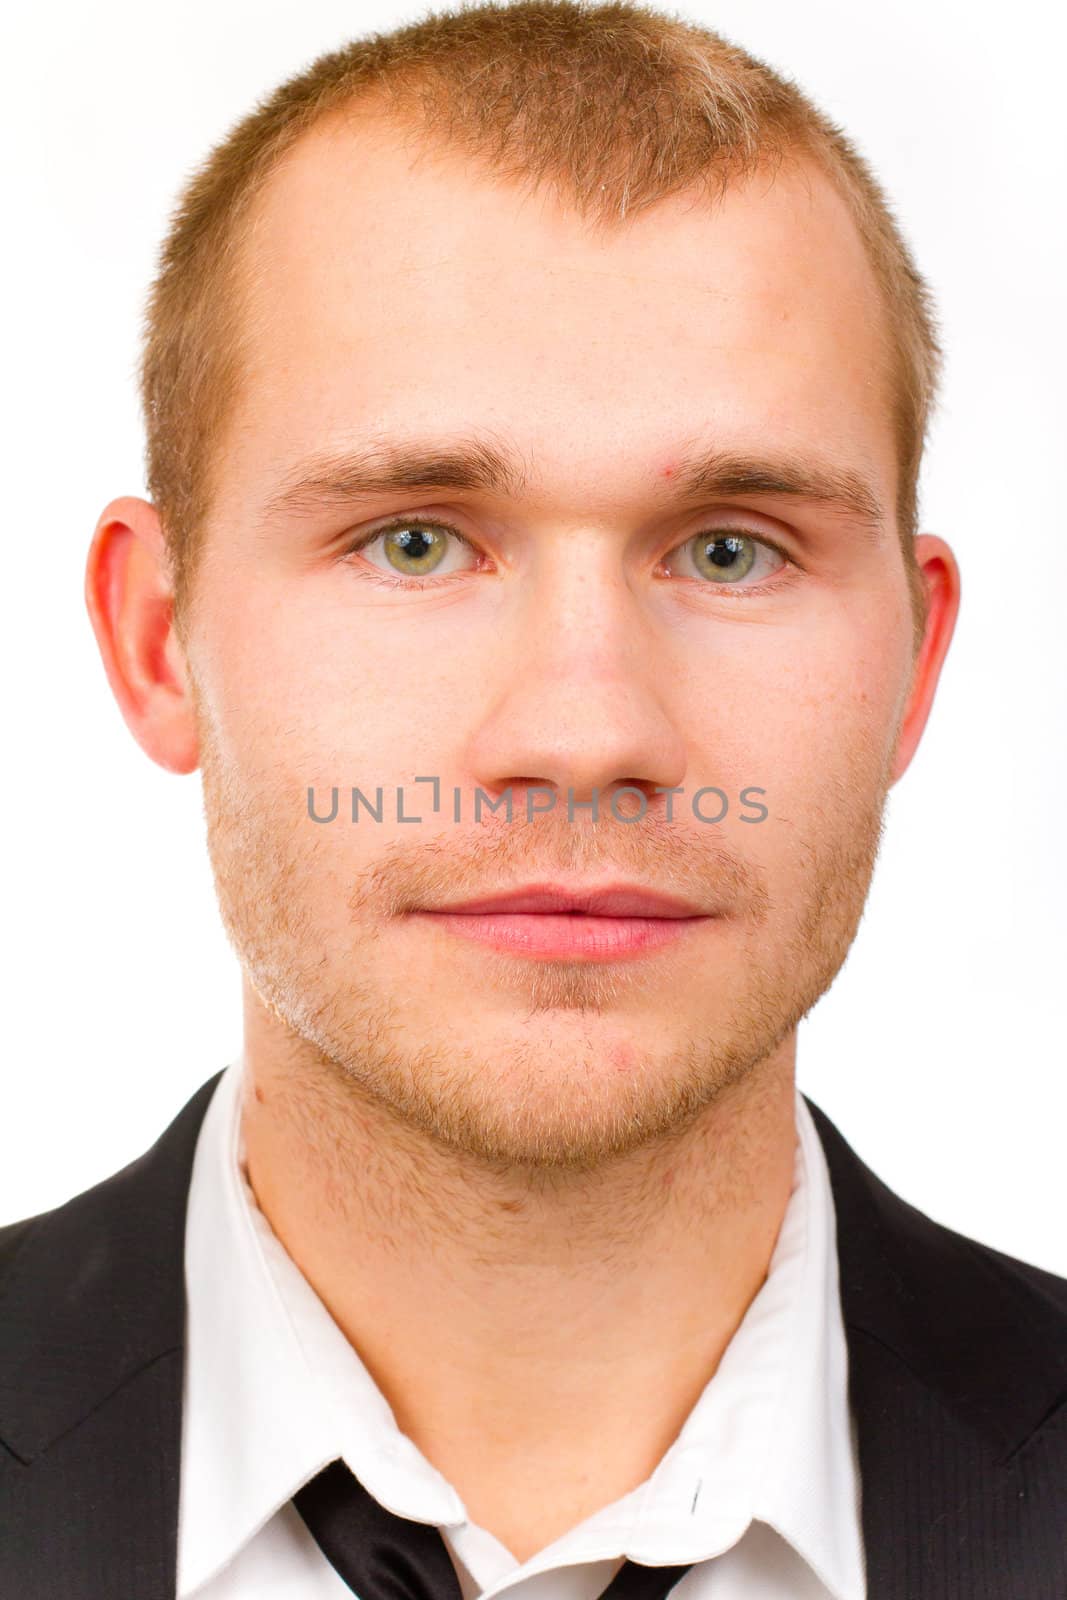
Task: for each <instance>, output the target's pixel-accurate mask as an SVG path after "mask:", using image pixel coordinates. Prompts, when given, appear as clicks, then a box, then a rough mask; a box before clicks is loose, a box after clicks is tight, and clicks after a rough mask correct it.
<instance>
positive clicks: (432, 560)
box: [385, 526, 445, 573]
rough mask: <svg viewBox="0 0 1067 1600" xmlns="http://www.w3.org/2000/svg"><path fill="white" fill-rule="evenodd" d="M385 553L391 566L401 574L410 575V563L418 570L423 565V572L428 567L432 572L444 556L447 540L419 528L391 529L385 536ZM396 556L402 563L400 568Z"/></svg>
mask: <svg viewBox="0 0 1067 1600" xmlns="http://www.w3.org/2000/svg"><path fill="white" fill-rule="evenodd" d="M385 553H386V556H387V558H388V560H389V563H390V565H391V566H396V567H397V570H398V571H399V572H408V573H410V572H411V570H412V567H411V566H410V565H408V563H411V564H412V565H414V566H415V568H416V569H417V568H418V567H419V566H420V565H421V567H422V569H423V571H425V570H426V568H427V565H428V566H429V568H430V569H431V570H432V569H433V568H434V567H436V566H438V565H439V563H440V562H441V560H442V558H443V556H444V553H445V540H444V537H443V536H442V535H440V534H438V533H435V532H434V531H433V530H432V529H427V528H420V527H417V526H408V527H402V528H390V529H389V531H388V532H387V533H386V536H385ZM394 556H395V557H396V558H397V561H399V562H400V563H402V564H401V565H400V566H397V561H394V559H393V558H394ZM427 558H429V560H427Z"/></svg>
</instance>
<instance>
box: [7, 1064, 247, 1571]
mask: <svg viewBox="0 0 1067 1600" xmlns="http://www.w3.org/2000/svg"><path fill="white" fill-rule="evenodd" d="M220 1076H221V1073H220V1074H216V1076H215V1077H214V1078H212V1079H210V1081H209V1082H208V1083H205V1084H204V1085H203V1086H202V1087H201V1088H200V1089H199V1090H198V1091H197V1093H196V1094H195V1095H194V1096H193V1097H192V1099H191V1100H190V1101H189V1103H188V1104H187V1105H186V1106H185V1108H184V1110H182V1111H181V1112H180V1113H179V1115H178V1116H177V1118H176V1119H175V1120H174V1122H172V1123H171V1125H170V1127H169V1128H167V1130H166V1131H165V1133H163V1135H162V1136H161V1137H160V1139H159V1140H158V1141H157V1142H156V1144H155V1145H153V1147H152V1148H151V1149H150V1150H149V1151H147V1152H146V1154H145V1155H143V1156H142V1157H141V1158H140V1159H139V1160H137V1161H134V1162H133V1163H132V1164H131V1165H130V1166H128V1167H126V1168H124V1169H123V1170H122V1171H121V1172H119V1173H117V1174H116V1175H115V1176H114V1177H112V1178H109V1179H107V1180H106V1181H105V1182H104V1183H101V1184H98V1185H97V1187H96V1188H95V1189H91V1190H89V1191H88V1193H86V1194H84V1195H80V1196H78V1197H77V1198H76V1199H74V1200H72V1201H70V1202H68V1203H67V1204H66V1205H64V1206H60V1207H59V1208H58V1209H57V1210H55V1211H51V1212H47V1213H45V1214H44V1215H43V1216H41V1217H38V1218H34V1219H32V1220H30V1221H28V1222H24V1223H19V1224H16V1225H15V1227H14V1228H9V1229H6V1230H3V1231H2V1232H0V1440H2V1441H3V1445H4V1446H5V1447H6V1451H5V1450H4V1449H3V1448H0V1516H2V1519H3V1523H2V1526H3V1538H2V1540H0V1544H2V1546H3V1556H2V1569H3V1579H4V1583H3V1586H2V1587H3V1592H4V1593H5V1594H11V1595H12V1596H15V1595H18V1596H19V1597H20V1600H56V1597H57V1596H60V1595H61V1596H63V1600H127V1597H129V1600H174V1593H175V1587H176V1571H175V1568H176V1559H177V1526H178V1483H179V1457H180V1450H181V1406H182V1379H183V1345H184V1337H185V1273H184V1243H185V1207H186V1200H187V1196H188V1190H189V1179H190V1175H191V1169H192V1162H193V1154H194V1151H195V1147H196V1137H197V1134H198V1132H199V1129H200V1124H201V1122H202V1120H203V1116H204V1112H205V1111H206V1109H207V1105H208V1101H209V1100H210V1098H211V1095H212V1093H213V1092H214V1089H215V1086H216V1084H217V1083H218V1080H219V1077H220Z"/></svg>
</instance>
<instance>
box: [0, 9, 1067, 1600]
mask: <svg viewBox="0 0 1067 1600" xmlns="http://www.w3.org/2000/svg"><path fill="white" fill-rule="evenodd" d="M938 354H939V352H938V346H937V340H936V336H935V330H934V323H933V317H932V311H931V308H930V305H929V303H928V297H927V294H926V290H925V287H924V285H923V283H922V279H921V277H920V276H919V274H918V272H917V270H916V268H915V266H914V263H913V262H912V261H911V258H910V256H909V253H908V250H907V247H906V245H905V244H904V242H903V240H902V239H901V238H900V235H899V233H898V232H897V230H896V227H895V225H894V223H893V221H892V218H891V216H890V214H889V211H888V208H887V207H886V204H885V201H884V197H883V196H882V195H881V192H880V190H879V189H878V186H877V184H876V182H875V180H874V179H873V177H872V176H871V174H870V173H869V171H868V170H867V169H866V167H865V166H864V164H863V162H862V161H861V159H860V157H859V156H858V155H857V153H856V152H855V151H854V150H853V149H852V147H851V146H850V145H849V143H848V141H847V140H846V139H845V137H844V135H843V134H841V133H840V131H839V130H837V129H836V128H834V127H833V125H832V124H830V123H829V122H828V121H827V120H826V119H825V117H823V116H822V114H821V113H819V112H818V111H817V110H816V109H815V108H814V107H813V106H811V105H810V103H809V102H808V101H807V100H806V99H805V98H804V97H803V96H802V95H801V94H800V92H799V90H797V89H796V88H795V86H793V85H790V84H788V83H786V82H785V81H783V80H782V79H781V78H779V77H777V76H776V75H775V74H774V73H772V72H771V71H770V70H769V69H768V68H766V67H765V66H764V65H763V64H762V63H759V62H757V61H754V60H753V59H752V58H751V57H749V56H746V55H745V54H744V53H743V52H741V51H739V50H737V49H736V48H735V47H733V46H730V45H728V44H726V43H725V42H724V41H722V40H720V39H718V38H717V37H716V36H715V35H713V34H710V33H707V32H706V31H703V30H701V29H698V28H696V27H693V26H690V25H689V24H686V23H683V22H681V21H679V20H676V19H672V18H667V17H663V16H659V15H657V14H656V13H654V12H652V11H649V10H644V9H641V8H638V7H633V6H630V5H626V4H619V5H616V4H612V5H606V6H603V7H599V8H590V9H586V8H584V7H581V6H577V5H572V4H555V3H551V0H530V3H523V4H518V5H515V6H512V7H503V8H497V7H493V6H483V7H480V8H478V9H473V10H468V11H459V12H455V13H440V14H437V15H434V16H428V17H427V18H425V19H424V20H423V21H421V22H419V23H416V24H412V25H411V26H410V27H407V28H403V29H399V30H397V31H396V32H395V33H392V34H389V35H386V36H375V37H373V38H370V39H367V40H360V41H356V43H355V44H353V45H352V46H350V47H349V48H348V49H346V50H344V51H340V52H338V53H336V54H335V55H332V56H329V57H325V58H323V59H322V60H321V61H320V62H317V63H315V64H314V65H313V66H312V67H311V68H310V69H308V71H307V72H306V73H304V74H302V75H301V76H300V77H299V78H297V79H294V80H293V81H292V82H291V83H289V84H286V85H283V86H282V87H281V88H280V89H279V90H278V91H277V92H276V93H275V94H274V95H273V96H272V97H270V99H269V100H267V101H265V102H264V103H263V104H262V105H261V106H259V107H257V108H256V110H255V111H254V112H253V113H251V114H250V115H249V117H247V118H246V119H245V120H244V121H243V122H242V123H241V124H240V125H239V126H238V127H237V128H236V129H234V130H233V132H232V133H231V134H230V135H229V136H228V137H227V139H226V140H225V141H223V143H222V144H221V145H220V146H219V148H218V149H217V150H216V151H215V152H213V153H212V155H211V157H210V158H209V160H208V161H207V162H206V163H205V165H204V166H203V167H202V168H201V170H200V171H199V172H198V173H197V174H196V175H195V176H194V178H193V180H192V181H191V183H190V184H189V186H188V188H187V190H186V192H185V194H184V196H183V198H182V203H181V205H180V207H179V209H178V211H177V213H176V215H175V218H174V221H173V224H172V227H171V231H170V234H169V236H168V240H167V242H166V245H165V247H164V251H163V257H162V261H161V265H160V271H159V275H158V277H157V280H156V283H155V285H154V287H153V292H152V297H151V301H150V305H149V316H148V323H147V329H146V346H145V359H144V366H143V373H142V378H143V395H144V402H145V416H146V425H147V429H148V476H149V490H150V493H151V496H152V498H151V501H148V500H142V499H138V498H133V497H127V498H122V499H118V500H115V501H113V502H112V503H111V504H110V505H109V506H107V507H106V508H105V510H104V512H103V514H102V515H101V518H100V520H99V523H98V525H97V529H96V533H95V536H94V539H93V543H92V548H91V551H90V555H89V562H88V569H87V577H86V593H87V600H88V605H89V610H90V614H91V617H92V621H93V625H94V628H95V630H96V636H97V639H98V641H99V644H100V649H101V653H102V656H103V660H104V664H105V667H106V670H107V674H108V678H109V681H110V683H111V686H112V689H113V691H114V693H115V695H116V697H117V699H118V702H119V705H120V707H121V709H122V711H123V714H124V715H125V717H126V719H127V721H128V723H129V725H130V728H131V730H132V731H133V733H134V735H135V737H136V738H137V740H138V742H139V743H140V744H141V746H142V747H143V748H144V749H145V751H146V752H147V753H148V754H149V755H150V756H151V757H152V759H154V760H155V761H157V762H159V763H160V764H161V765H162V766H164V767H166V768H168V769H170V770H173V771H175V772H189V771H192V770H194V769H195V768H196V767H197V766H200V767H201V768H202V771H203V784H204V799H205V811H206V817H207V824H208V841H209V848H210V853H211V860H212V864H213V868H214V872H215V878H216V884H217V888H218V896H219V903H220V908H221V912H222V915H223V918H224V921H225V925H226V928H227V931H228V933H229V935H230V937H231V939H232V942H233V944H234V948H235V950H236V952H237V954H238V956H239V958H240V961H241V964H242V970H243V992H244V1008H245V1036H244V1048H243V1051H242V1055H241V1057H240V1059H238V1060H237V1061H235V1062H233V1063H231V1064H230V1065H229V1067H228V1068H227V1069H226V1071H225V1072H223V1073H222V1074H221V1075H218V1074H217V1075H215V1076H214V1077H212V1078H210V1079H209V1080H208V1082H206V1083H205V1084H204V1086H203V1087H202V1088H201V1090H200V1091H199V1092H198V1093H197V1095H196V1096H194V1098H193V1100H192V1101H190V1103H189V1105H188V1106H187V1107H186V1108H185V1109H184V1110H183V1111H181V1112H180V1113H179V1115H178V1116H177V1118H176V1120H175V1121H174V1123H173V1124H172V1125H171V1127H170V1128H168V1129H167V1130H166V1132H165V1133H164V1134H163V1135H162V1136H161V1138H160V1140H159V1142H158V1143H157V1144H156V1145H155V1146H154V1147H153V1149H152V1150H150V1151H149V1152H148V1153H147V1154H146V1155H144V1156H143V1157H141V1158H140V1160H139V1161H136V1162H134V1163H133V1164H132V1165H131V1166H129V1167H127V1168H126V1169H125V1170H124V1171H123V1172H121V1173H119V1174H117V1175H116V1176H115V1177H114V1178H112V1179H110V1180H108V1181H107V1182H105V1183H104V1184H102V1185H100V1186H98V1187H97V1188H96V1189H94V1190H92V1191H90V1192H89V1193H88V1194H86V1195H83V1196H80V1197H78V1198H76V1199H74V1200H72V1201H71V1202H69V1203H68V1204H67V1205H66V1206H64V1207H61V1208H59V1209H58V1210H56V1211H55V1212H52V1213H49V1214H48V1215H45V1216H43V1217H40V1218H36V1219H31V1220H28V1221H26V1222H23V1223H19V1224H16V1225H15V1226H14V1227H12V1228H10V1229H8V1230H6V1232H5V1233H4V1235H3V1236H2V1239H0V1257H2V1267H0V1295H2V1296H3V1299H2V1304H3V1308H4V1316H3V1331H2V1333H0V1348H2V1352H3V1355H2V1361H3V1386H2V1390H0V1394H2V1398H0V1440H2V1441H3V1445H4V1451H3V1454H2V1458H0V1508H2V1516H3V1524H2V1526H3V1550H4V1554H3V1563H2V1569H0V1570H2V1574H3V1594H4V1595H5V1596H7V1595H11V1596H19V1597H30V1596H42V1597H43V1596H49V1597H52V1596H56V1595H63V1596H64V1597H65V1600H82V1597H85V1600H89V1597H92V1600H103V1597H105V1596H106V1597H108V1600H114V1597H117V1596H122V1597H126V1596H130V1597H136V1600H162V1597H168V1600H172V1597H175V1596H177V1597H179V1600H191V1597H192V1596H194V1595H196V1596H199V1597H203V1600H238V1597H244V1600H248V1597H252V1596H255V1597H256V1600H263V1597H265V1596H266V1597H269V1596H272V1595H279V1596H280V1595H286V1596H291V1595H297V1594H299V1595H301V1596H304V1595H307V1596H321V1597H323V1600H326V1597H328V1596H331V1595H332V1596H339V1595H343V1594H346V1593H356V1594H358V1595H360V1596H361V1597H362V1600H379V1597H384V1596H390V1597H393V1596H400V1595H409V1596H427V1595H432V1596H435V1597H445V1596H448V1597H450V1600H456V1597H457V1596H462V1597H463V1600H470V1597H471V1596H473V1595H477V1594H486V1595H496V1594H498V1593H503V1592H504V1591H505V1590H507V1591H508V1592H510V1591H512V1590H514V1591H515V1592H516V1593H517V1594H521V1595H522V1597H523V1600H545V1597H548V1596H554V1597H555V1596H562V1597H574V1600H586V1597H589V1600H592V1597H593V1596H597V1595H600V1594H601V1593H604V1592H607V1593H609V1594H611V1595H612V1596H613V1597H615V1596H623V1595H639V1594H640V1595H649V1596H651V1595H661V1594H665V1593H668V1592H672V1593H674V1594H676V1595H678V1596H679V1597H683V1600H684V1597H691V1600H701V1597H707V1596H714V1597H715V1600H743V1597H747V1600H752V1597H755V1596H778V1595H788V1596H798V1597H799V1596H803V1597H820V1600H826V1597H828V1596H829V1597H833V1600H853V1597H856V1596H863V1595H869V1596H870V1597H871V1600H889V1597H893V1600H896V1597H900V1600H927V1597H934V1596H937V1597H950V1596H952V1597H954V1596H960V1597H964V1596H966V1597H971V1596H975V1597H977V1596H979V1595H981V1596H982V1597H983V1600H985V1597H990V1600H1009V1597H1011V1600H1020V1597H1025V1600H1045V1597H1047V1600H1052V1597H1054V1596H1056V1597H1062V1596H1063V1595H1065V1594H1067V1406H1065V1403H1064V1401H1065V1395H1067V1339H1065V1334H1067V1283H1065V1282H1064V1281H1063V1280H1061V1279H1058V1278H1056V1277H1053V1276H1052V1275H1050V1274H1048V1273H1045V1272H1043V1271H1040V1270H1039V1269H1037V1268H1035V1267H1032V1266H1029V1265H1027V1264H1025V1263H1022V1262H1019V1261H1015V1260H1012V1259H1010V1258H1008V1257H1006V1256H1004V1255H1001V1254H998V1253H997V1252H995V1251H993V1250H991V1249H989V1248H987V1247H985V1246H983V1245H981V1244H978V1243H975V1242H973V1241H970V1240H967V1239H964V1238H962V1237H961V1236H959V1235H956V1234H954V1233H952V1232H950V1231H949V1230H947V1229H945V1228H943V1227H940V1226H938V1225H936V1224H935V1223H933V1222H932V1221H931V1220H930V1219H928V1218H926V1217H924V1216H922V1215H921V1214H920V1213H919V1212H917V1211H915V1210H914V1209H913V1208H911V1207H910V1206H908V1205H907V1204H906V1203H905V1202H904V1201H903V1200H902V1199H900V1198H898V1197H897V1196H895V1195H893V1194H892V1193H891V1192H890V1191H889V1190H888V1189H886V1188H885V1187H884V1186H883V1185H882V1184H881V1183H880V1182H879V1181H878V1179H877V1178H876V1177H875V1176H874V1175H873V1174H872V1173H870V1172H869V1171H868V1170H867V1169H866V1168H865V1167H864V1166H863V1165H862V1164H861V1163H860V1161H859V1160H858V1158H857V1157H856V1156H855V1154H854V1153H853V1152H852V1151H851V1149H850V1148H849V1146H848V1144H847V1143H846V1142H845V1140H844V1139H843V1137H842V1135H841V1134H840V1133H839V1132H838V1131H837V1130H836V1129H835V1128H834V1127H833V1125H832V1124H831V1123H830V1121H829V1120H828V1119H827V1118H826V1116H825V1115H824V1114H823V1113H822V1112H821V1111H820V1110H819V1109H818V1108H817V1107H815V1106H813V1105H811V1104H810V1102H808V1101H806V1100H805V1099H804V1097H803V1096H801V1095H799V1094H798V1092H797V1089H796V1083H795V1049H796V1034H797V1028H798V1025H799V1023H800V1021H801V1019H802V1017H803V1016H804V1015H805V1013H806V1012H807V1011H808V1010H809V1009H810V1007H811V1006H812V1005H813V1004H814V1002H815V1001H816V999H817V998H818V997H819V996H820V995H821V994H822V993H824V992H825V990H826V989H827V987H828V986H829V985H830V983H831V982H832V981H833V978H834V976H835V975H836V973H837V971H838V970H839V968H840V966H841V963H842V961H843V960H844V957H845V955H846V952H847V950H848V948H849V946H850V943H851V941H852V938H853V936H854V934H855V930H856V926H857V923H858V920H859V917H860V914H861V911H862V908H863V904H864V900H865V897H866V893H867V889H868V885H869V882H870V877H871V873H872V870H873V866H874V861H875V857H876V853H877V847H878V841H879V836H880V831H881V827H882V818H883V811H884V804H885V799H886V794H887V791H888V789H889V787H890V786H891V785H892V784H893V783H894V782H895V781H896V780H897V779H898V778H899V777H900V776H901V775H902V774H903V773H904V771H905V770H906V768H907V766H908V764H909V762H910V760H911V758H912V756H913V754H914V751H915V749H916V746H917V744H918V741H919V739H920V737H921V734H922V731H923V728H924V725H925V723H926V719H927V716H928V713H929V710H930V707H931V703H932V700H933V696H934V693H935V688H936V683H937V678H938V674H939V671H940V667H941V664H942V662H943V660H944V657H945V653H946V650H947V648H948V645H949V642H950V638H951V634H952V630H953V625H954V621H955V617H956V612H957V606H958V600H959V575H958V571H957V567H956V563H955V560H954V558H953V555H952V552H951V551H950V549H949V548H948V546H947V545H946V544H945V542H944V541H943V540H942V539H940V538H937V537H935V536H933V535H931V534H926V533H923V534H921V535H920V534H918V533H917V531H916V481H917V474H918V467H919V462H920V459H921V455H922V446H923V439H924V435H925V427H926V421H927V417H928V415H929V411H930V407H931V405H932V403H933V398H934V394H935V389H936V378H937V370H938ZM901 979H902V975H887V984H889V983H893V984H894V985H899V984H900V983H901ZM886 1001H887V1004H888V1003H890V994H889V992H888V989H887V996H886ZM871 1092H872V1093H879V1094H891V1093H892V1092H893V1091H892V1085H890V1084H884V1083H883V1084H877V1085H875V1084H872V1086H871Z"/></svg>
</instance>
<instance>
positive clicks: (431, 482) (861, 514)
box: [262, 438, 886, 541]
mask: <svg viewBox="0 0 1067 1600" xmlns="http://www.w3.org/2000/svg"><path fill="white" fill-rule="evenodd" d="M527 481H528V480H527V475H526V473H525V471H524V470H523V468H522V467H521V465H520V463H519V460H518V458H517V457H514V456H511V455H509V454H508V453H507V452H506V451H504V450H502V449H501V448H500V447H499V446H498V445H497V444H496V443H494V442H493V441H492V440H491V439H488V438H454V439H445V440H427V441H425V442H421V443H420V442H418V441H406V440H405V441H395V440H394V441H384V442H382V443H379V444H374V445H369V446H367V447H365V448H363V449H358V450H349V451H345V452H344V453H343V454H340V455H337V454H333V455H330V454H326V455H317V456H313V457H310V458H309V459H307V460H305V461H302V462H300V463H298V464H297V465H296V466H295V467H294V468H292V469H291V470H290V471H289V472H288V473H286V475H285V476H284V477H283V479H282V481H281V483H280V484H279V486H278V487H277V489H276V490H274V491H273V492H272V493H271V494H270V495H269V496H268V498H267V500H266V501H265V503H264V505H263V508H262V516H263V518H264V520H266V521H274V520H276V519H283V518H286V517H299V516H308V515H311V514H314V513H315V512H319V511H324V510H331V509H335V508H342V507H344V506H347V505H349V504H350V503H351V502H352V501H355V500H362V499H369V498H371V497H373V496H375V495H380V494H389V493H403V492H409V491H413V490H416V489H462V490H473V491H481V492H483V493H488V494H495V495H498V496H500V497H502V498H508V499H513V500H517V499H519V498H520V496H521V495H522V493H523V491H524V490H525V488H526V485H527ZM659 481H662V480H659ZM669 483H670V486H671V491H672V494H673V495H674V496H676V497H677V498H679V499H696V498H699V497H700V496H706V495H768V496H775V497H778V498H784V499H796V500H805V501H811V502H813V503H815V504H818V505H822V506H824V507H825V508H826V509H827V510H828V511H833V512H836V513H838V514H839V515H841V516H845V517H847V518H849V520H851V521H852V522H855V523H857V524H858V525H859V526H860V527H861V529H863V530H864V532H866V533H867V534H868V535H869V536H870V537H871V538H872V539H874V540H875V541H877V540H878V539H879V538H880V537H881V535H882V533H883V531H884V529H885V526H886V514H885V511H884V510H883V508H882V505H881V502H880V501H879V498H878V495H877V493H876V491H875V489H874V486H873V484H872V483H871V482H870V481H869V480H868V479H867V478H866V477H864V476H863V474H862V473H859V472H856V471H854V470H853V469H852V468H849V467H844V466H840V465H838V464H837V463H835V462H832V461H827V460H815V459H812V458H811V457H810V456H807V455H803V456H801V455H796V454H790V453H788V452H787V453H779V452H775V453H774V454H772V455H760V456H755V455H753V454H751V453H749V452H738V451H731V450H715V449H711V450H708V449H697V450H690V451H688V452H686V453H685V454H683V455H681V456H679V457H678V458H677V459H676V460H674V461H673V462H672V464H671V470H670V476H669Z"/></svg>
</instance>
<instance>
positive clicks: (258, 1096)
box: [256, 1083, 266, 1105]
mask: <svg viewBox="0 0 1067 1600" xmlns="http://www.w3.org/2000/svg"><path fill="white" fill-rule="evenodd" d="M256 1099H257V1100H258V1101H259V1103H260V1105H262V1104H263V1101H264V1100H265V1099H266V1096H265V1095H264V1093H263V1090H262V1089H261V1088H260V1087H259V1084H258V1083H257V1084H256Z"/></svg>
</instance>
